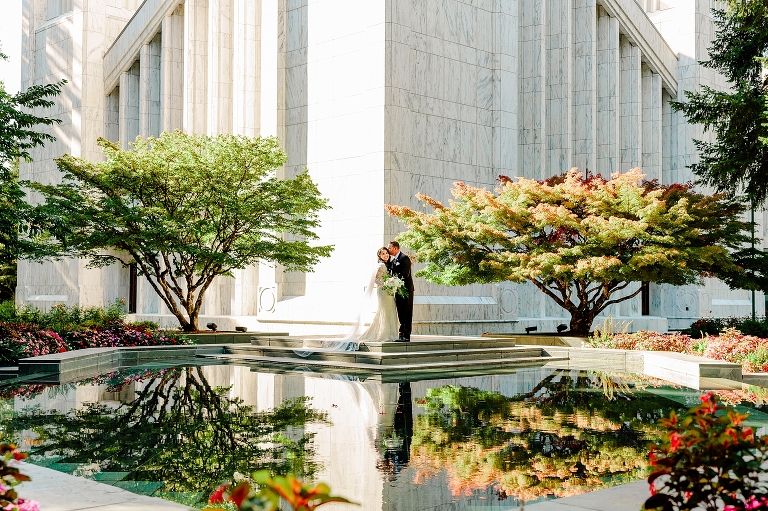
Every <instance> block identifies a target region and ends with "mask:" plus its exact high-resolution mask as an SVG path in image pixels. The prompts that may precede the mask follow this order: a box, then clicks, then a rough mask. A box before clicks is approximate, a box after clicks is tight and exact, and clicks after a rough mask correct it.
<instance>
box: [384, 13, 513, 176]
mask: <svg viewBox="0 0 768 511" xmlns="http://www.w3.org/2000/svg"><path fill="white" fill-rule="evenodd" d="M492 16H493V19H492V23H493V52H494V70H493V72H494V79H493V123H494V126H493V128H492V130H493V131H492V132H493V170H492V175H489V176H488V178H489V179H491V180H493V179H495V178H496V176H497V175H499V174H504V175H514V174H515V172H516V171H517V162H518V150H517V138H518V110H519V107H518V96H519V84H518V76H519V71H520V65H521V64H520V60H521V59H520V56H519V55H518V51H517V48H518V38H519V26H518V23H519V8H518V0H505V1H504V2H496V3H494V12H493V13H492ZM405 60H406V64H407V63H408V59H405ZM468 78H469V79H471V73H469V72H468V71H467V69H466V68H464V69H462V80H463V81H464V80H467V79H468ZM464 83H465V82H463V83H462V87H461V88H462V91H461V92H462V94H466V93H470V94H471V93H472V92H474V91H473V87H471V86H465V85H464ZM470 83H471V82H470ZM465 88H466V92H465V91H464V89H465ZM462 101H463V102H464V104H469V103H471V101H465V100H464V98H462ZM483 128H486V127H485V126H484V127H483ZM393 129H395V130H398V129H400V128H398V127H397V126H396V125H395V126H393ZM477 129H478V127H476V126H475V125H473V124H462V137H461V138H462V143H463V144H464V146H463V147H462V154H466V153H470V152H471V148H472V145H474V144H475V143H476V142H475V140H473V138H474V137H472V135H473V130H477ZM475 133H476V131H475ZM470 144H471V145H470ZM472 156H474V155H472ZM467 161H469V162H470V163H476V160H472V159H470V160H467ZM489 174H490V173H489Z"/></svg>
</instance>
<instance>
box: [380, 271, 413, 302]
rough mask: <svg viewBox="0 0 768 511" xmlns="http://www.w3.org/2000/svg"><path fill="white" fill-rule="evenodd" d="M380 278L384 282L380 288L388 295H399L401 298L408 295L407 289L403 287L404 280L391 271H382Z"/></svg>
mask: <svg viewBox="0 0 768 511" xmlns="http://www.w3.org/2000/svg"><path fill="white" fill-rule="evenodd" d="M381 280H382V281H383V282H384V283H383V284H382V285H381V288H382V289H383V290H384V291H386V292H387V294H388V295H390V296H395V295H400V296H402V297H403V298H405V297H406V296H408V290H407V289H406V288H405V282H403V279H401V278H400V277H398V276H396V275H392V274H391V273H384V275H382V276H381Z"/></svg>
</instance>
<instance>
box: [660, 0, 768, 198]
mask: <svg viewBox="0 0 768 511" xmlns="http://www.w3.org/2000/svg"><path fill="white" fill-rule="evenodd" d="M730 4H731V6H730V8H729V9H727V10H714V11H713V16H714V24H715V37H714V40H713V41H712V44H711V46H710V48H709V60H708V61H705V62H702V63H701V64H702V65H703V66H705V67H707V68H710V69H713V70H714V71H717V72H718V73H720V74H721V75H723V76H724V77H725V78H726V79H727V80H728V82H729V86H730V90H727V91H724V92H723V91H719V90H716V89H713V88H712V87H708V86H702V87H701V89H700V90H699V91H696V92H694V91H687V92H686V93H685V95H686V101H685V102H675V103H673V104H672V106H673V108H674V109H676V110H678V111H681V112H682V113H683V115H684V116H685V118H686V120H687V121H688V122H690V123H694V124H695V123H700V124H702V125H703V127H704V130H705V132H711V133H712V134H713V135H714V141H713V142H707V141H703V140H695V141H694V143H695V145H696V148H697V150H698V151H699V155H700V160H699V161H698V162H697V163H694V164H692V165H691V166H690V168H691V170H693V172H694V173H695V174H696V175H697V176H699V177H700V178H701V180H702V182H704V183H706V184H708V185H711V186H713V187H715V189H716V190H717V191H720V192H726V193H732V194H733V193H740V192H741V191H742V190H743V192H744V193H745V194H746V196H747V198H748V199H749V201H750V202H751V203H752V204H761V203H763V202H764V201H765V200H766V199H767V198H768V102H767V100H766V98H767V97H768V77H767V76H766V74H765V73H764V72H763V63H764V60H763V59H764V57H766V56H768V2H766V1H764V0H759V1H757V0H731V2H730Z"/></svg>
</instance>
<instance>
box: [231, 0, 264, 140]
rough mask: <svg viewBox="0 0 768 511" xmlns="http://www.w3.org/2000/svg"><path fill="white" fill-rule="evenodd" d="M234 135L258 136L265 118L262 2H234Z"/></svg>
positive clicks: (258, 0) (251, 0)
mask: <svg viewBox="0 0 768 511" xmlns="http://www.w3.org/2000/svg"><path fill="white" fill-rule="evenodd" d="M234 2H235V5H234V22H233V25H234V34H235V41H236V44H234V49H233V51H234V53H233V65H232V69H233V72H232V79H233V83H234V86H233V89H234V98H233V99H234V102H233V112H232V113H233V116H234V118H233V122H232V132H233V133H238V134H243V135H248V136H256V135H258V134H259V125H260V121H261V119H260V114H261V108H260V106H261V73H260V66H261V9H262V6H261V0H234Z"/></svg>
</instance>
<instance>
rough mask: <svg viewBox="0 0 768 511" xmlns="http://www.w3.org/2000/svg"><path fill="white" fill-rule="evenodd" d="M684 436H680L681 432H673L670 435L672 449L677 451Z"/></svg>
mask: <svg viewBox="0 0 768 511" xmlns="http://www.w3.org/2000/svg"><path fill="white" fill-rule="evenodd" d="M682 439H683V437H682V436H680V433H672V434H671V435H669V445H670V449H669V450H670V451H672V452H675V451H676V450H677V448H678V447H680V445H681V444H682V443H683V442H682Z"/></svg>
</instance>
